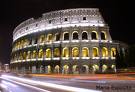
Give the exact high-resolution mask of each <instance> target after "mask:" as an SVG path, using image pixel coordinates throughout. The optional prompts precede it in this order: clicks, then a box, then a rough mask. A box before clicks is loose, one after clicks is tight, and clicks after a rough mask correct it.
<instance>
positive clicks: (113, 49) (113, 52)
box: [111, 48, 116, 57]
mask: <svg viewBox="0 0 135 92" xmlns="http://www.w3.org/2000/svg"><path fill="white" fill-rule="evenodd" d="M115 56H116V49H115V48H111V57H115Z"/></svg>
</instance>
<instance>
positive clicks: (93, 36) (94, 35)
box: [91, 31, 98, 40]
mask: <svg viewBox="0 0 135 92" xmlns="http://www.w3.org/2000/svg"><path fill="white" fill-rule="evenodd" d="M91 39H92V40H97V39H98V35H97V32H96V31H92V33H91Z"/></svg>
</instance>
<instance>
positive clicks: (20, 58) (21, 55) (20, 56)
mask: <svg viewBox="0 0 135 92" xmlns="http://www.w3.org/2000/svg"><path fill="white" fill-rule="evenodd" d="M19 60H23V54H22V53H21V52H20V54H19Z"/></svg>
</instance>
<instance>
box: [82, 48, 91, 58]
mask: <svg viewBox="0 0 135 92" xmlns="http://www.w3.org/2000/svg"><path fill="white" fill-rule="evenodd" d="M88 56H89V49H88V48H87V47H83V49H82V57H88Z"/></svg>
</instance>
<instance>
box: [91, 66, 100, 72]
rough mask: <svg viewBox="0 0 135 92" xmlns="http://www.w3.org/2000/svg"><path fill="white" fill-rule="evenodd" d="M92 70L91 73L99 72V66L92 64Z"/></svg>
mask: <svg viewBox="0 0 135 92" xmlns="http://www.w3.org/2000/svg"><path fill="white" fill-rule="evenodd" d="M92 68H93V72H96V71H98V70H99V66H98V65H96V64H94V65H93V66H92Z"/></svg>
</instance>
